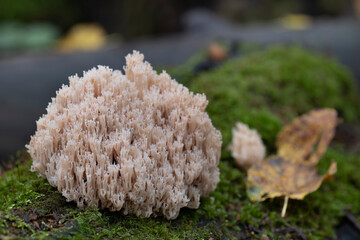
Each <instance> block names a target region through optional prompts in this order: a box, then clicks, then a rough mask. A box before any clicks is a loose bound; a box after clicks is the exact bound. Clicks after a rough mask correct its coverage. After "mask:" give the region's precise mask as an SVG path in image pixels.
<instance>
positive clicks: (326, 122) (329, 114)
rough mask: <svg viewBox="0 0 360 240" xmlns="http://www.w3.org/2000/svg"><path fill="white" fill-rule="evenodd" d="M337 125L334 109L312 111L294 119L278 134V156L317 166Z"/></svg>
mask: <svg viewBox="0 0 360 240" xmlns="http://www.w3.org/2000/svg"><path fill="white" fill-rule="evenodd" d="M337 124H338V119H337V113H336V111H335V110H334V109H328V108H325V109H319V110H313V111H311V112H310V113H308V114H304V115H302V116H300V117H298V118H296V119H295V120H294V121H293V122H292V123H291V124H289V125H286V126H285V127H284V128H283V129H282V130H281V132H280V133H279V134H278V136H277V139H276V146H277V148H278V153H277V155H278V156H281V157H283V158H286V159H287V160H289V161H291V162H298V163H304V164H310V165H314V164H317V163H318V161H319V160H320V158H321V157H322V155H323V154H324V153H325V151H326V149H327V146H328V145H329V143H330V141H331V139H332V138H333V137H334V134H335V127H336V125H337Z"/></svg>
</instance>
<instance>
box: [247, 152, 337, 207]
mask: <svg viewBox="0 0 360 240" xmlns="http://www.w3.org/2000/svg"><path fill="white" fill-rule="evenodd" d="M335 172H336V163H335V162H333V163H332V164H331V165H330V168H329V169H328V171H327V173H326V174H325V175H324V176H321V175H319V174H318V171H317V169H316V167H314V166H311V165H308V164H301V163H293V162H290V161H288V160H286V159H284V158H282V157H279V156H275V157H270V158H269V159H267V160H266V161H265V162H263V163H262V164H256V165H254V166H253V167H252V168H250V169H249V170H248V181H247V191H248V196H249V198H250V200H251V201H263V200H265V199H267V198H274V197H281V196H288V197H289V198H293V199H299V200H301V199H303V198H304V197H305V196H306V195H307V194H309V193H311V192H314V191H316V190H317V189H318V188H319V187H320V185H321V183H322V181H323V180H324V179H325V178H328V177H331V176H332V175H334V174H335Z"/></svg>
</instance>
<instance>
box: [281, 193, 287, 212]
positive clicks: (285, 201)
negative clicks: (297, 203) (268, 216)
mask: <svg viewBox="0 0 360 240" xmlns="http://www.w3.org/2000/svg"><path fill="white" fill-rule="evenodd" d="M288 201H289V196H285V200H284V206H283V209H282V211H281V217H285V214H286V208H287V205H288Z"/></svg>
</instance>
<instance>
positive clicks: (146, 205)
mask: <svg viewBox="0 0 360 240" xmlns="http://www.w3.org/2000/svg"><path fill="white" fill-rule="evenodd" d="M126 63H127V66H126V67H125V68H124V69H125V75H123V74H122V73H121V72H120V71H113V70H112V69H110V68H108V67H104V66H98V68H93V69H91V70H90V71H88V72H84V75H83V77H78V76H72V77H70V78H69V80H70V85H69V86H63V87H62V88H61V89H60V90H59V91H58V92H57V95H56V98H53V99H52V102H51V103H50V104H49V106H48V107H47V114H45V115H43V116H42V117H41V118H40V119H39V120H38V121H37V131H36V133H35V135H34V136H32V137H31V141H30V143H29V145H27V148H28V150H29V152H30V155H31V157H32V158H33V164H32V171H37V172H39V173H40V174H41V175H45V176H46V177H47V179H48V181H49V183H50V184H51V185H52V186H55V187H57V188H58V190H59V191H60V192H61V193H62V194H63V195H64V196H65V197H66V199H67V200H68V201H75V202H77V205H78V206H79V207H85V206H88V205H96V206H98V207H99V208H108V209H110V210H112V211H118V210H122V212H123V213H124V214H129V213H132V214H135V215H137V216H141V217H149V216H150V215H151V214H153V213H159V214H160V215H164V216H165V217H166V218H168V219H174V218H176V217H177V216H178V214H179V211H180V208H182V207H189V208H197V207H198V206H199V203H200V197H201V196H206V195H208V194H209V193H210V192H211V191H213V190H214V189H215V188H216V185H217V183H218V182H219V169H218V164H219V159H220V153H221V134H220V132H219V131H218V130H216V129H215V128H214V127H213V125H212V123H211V120H210V118H209V116H208V114H207V113H206V112H205V108H206V106H207V103H208V102H207V100H206V97H205V95H201V94H196V95H194V94H193V93H192V92H189V90H188V89H187V88H186V87H184V86H182V85H181V84H178V83H177V82H176V81H175V80H172V79H171V78H170V76H169V75H168V74H166V73H165V72H163V73H161V74H160V75H158V74H156V72H155V71H154V70H153V69H152V67H151V65H150V64H149V63H148V62H144V56H143V55H142V54H140V53H139V52H136V51H134V52H133V54H132V55H128V56H127V57H126Z"/></svg>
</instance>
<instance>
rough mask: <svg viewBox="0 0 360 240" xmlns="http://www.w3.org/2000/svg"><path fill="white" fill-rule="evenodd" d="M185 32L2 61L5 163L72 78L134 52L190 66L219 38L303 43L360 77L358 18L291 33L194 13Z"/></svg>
mask: <svg viewBox="0 0 360 240" xmlns="http://www.w3.org/2000/svg"><path fill="white" fill-rule="evenodd" d="M184 21H185V22H186V26H187V27H186V30H185V32H183V33H180V34H176V35H170V36H166V37H161V38H157V39H142V40H138V41H135V42H132V43H126V44H122V45H121V46H119V47H117V48H113V49H105V50H101V51H97V52H87V53H72V54H60V53H55V52H47V53H37V54H35V53H33V54H27V55H22V56H12V57H7V58H2V59H0V159H1V160H4V159H6V158H8V156H9V155H10V154H15V152H16V150H18V149H21V148H23V147H24V145H25V144H26V143H27V142H28V141H29V140H30V135H32V134H33V133H34V131H35V127H36V125H35V121H36V120H37V119H38V118H39V117H40V116H41V115H42V114H44V113H45V108H46V106H47V104H48V102H49V101H50V100H51V97H55V92H56V90H58V89H59V88H60V87H61V85H62V84H67V83H68V79H67V77H68V76H70V75H73V74H76V73H77V74H79V75H81V74H82V71H83V70H88V69H90V68H92V67H94V66H97V65H108V66H110V67H112V68H122V66H123V65H124V63H125V59H124V56H125V55H127V54H128V53H129V52H131V51H132V50H133V49H136V50H139V51H141V52H142V53H144V54H145V58H146V60H147V61H149V62H151V64H152V65H153V66H156V65H157V66H174V65H178V64H181V63H183V62H185V61H186V60H187V59H188V58H189V57H191V56H192V55H193V54H194V53H196V52H197V51H199V50H200V49H202V48H204V47H206V46H207V45H208V44H209V43H210V42H212V41H214V40H219V39H224V40H228V41H242V42H254V43H259V44H261V45H269V44H274V43H283V44H289V43H301V44H302V45H304V46H307V47H309V48H310V49H314V51H315V49H316V51H321V52H324V53H326V54H328V55H332V56H335V57H337V58H338V59H339V61H340V62H342V63H343V64H345V65H347V66H348V67H349V68H350V69H351V71H352V72H353V74H354V75H355V77H356V78H357V79H360V68H359V67H358V66H360V58H359V57H358V56H359V54H360V22H359V21H358V20H356V19H336V20H318V21H315V22H314V23H313V24H312V26H311V27H310V28H309V29H306V30H303V31H291V30H286V29H284V28H282V27H281V26H278V25H275V24H269V25H261V24H258V25H250V26H234V25H232V24H230V23H229V22H226V21H225V20H223V19H220V18H218V17H216V16H213V15H212V14H211V13H209V12H206V11H202V10H194V11H192V12H191V13H189V14H187V15H186V16H185V19H184Z"/></svg>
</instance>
